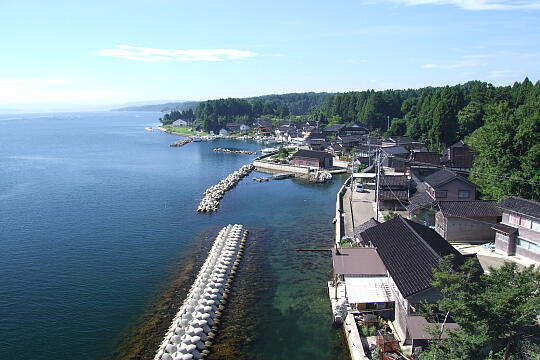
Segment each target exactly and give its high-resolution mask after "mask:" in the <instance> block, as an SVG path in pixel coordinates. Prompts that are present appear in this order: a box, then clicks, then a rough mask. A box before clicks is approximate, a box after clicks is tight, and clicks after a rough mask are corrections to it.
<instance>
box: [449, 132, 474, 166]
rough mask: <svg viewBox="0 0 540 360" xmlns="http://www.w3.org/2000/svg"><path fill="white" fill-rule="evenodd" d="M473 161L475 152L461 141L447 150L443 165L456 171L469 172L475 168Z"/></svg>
mask: <svg viewBox="0 0 540 360" xmlns="http://www.w3.org/2000/svg"><path fill="white" fill-rule="evenodd" d="M473 161H474V152H472V151H471V150H470V149H469V147H468V146H467V145H466V144H465V143H464V142H463V141H462V140H460V141H458V142H457V143H455V144H453V145H452V146H450V147H449V148H447V149H446V154H445V156H443V157H442V159H441V164H442V165H444V166H446V167H449V168H451V169H453V170H456V171H465V172H468V171H470V170H471V168H472V166H473Z"/></svg>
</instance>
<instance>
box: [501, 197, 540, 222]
mask: <svg viewBox="0 0 540 360" xmlns="http://www.w3.org/2000/svg"><path fill="white" fill-rule="evenodd" d="M499 207H500V208H501V209H503V210H509V211H513V212H516V213H519V214H523V215H527V216H531V217H534V218H537V219H540V203H539V202H536V201H532V200H528V199H523V198H520V197H517V196H511V197H509V198H508V199H506V200H503V201H501V202H500V203H499Z"/></svg>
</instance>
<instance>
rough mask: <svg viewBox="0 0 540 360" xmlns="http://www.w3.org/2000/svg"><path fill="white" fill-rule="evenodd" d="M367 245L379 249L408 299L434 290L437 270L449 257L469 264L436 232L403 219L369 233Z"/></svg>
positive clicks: (392, 221)
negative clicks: (451, 256) (369, 244)
mask: <svg viewBox="0 0 540 360" xmlns="http://www.w3.org/2000/svg"><path fill="white" fill-rule="evenodd" d="M362 238H363V239H364V240H365V241H369V242H371V243H372V244H373V245H374V246H375V247H376V248H377V253H378V254H379V256H380V258H381V260H382V262H383V263H384V266H386V269H387V270H388V272H389V273H390V275H391V276H392V279H393V280H394V282H395V283H396V285H397V287H398V289H399V291H400V292H401V294H402V295H403V296H404V297H408V296H410V295H413V294H416V293H418V292H420V291H423V290H427V289H429V288H431V282H432V281H433V269H435V268H436V267H437V266H438V265H439V262H440V260H441V259H442V258H443V257H444V256H446V255H454V256H455V262H456V264H461V263H463V262H464V261H465V258H464V256H463V255H461V254H460V253H459V252H458V251H457V250H456V249H454V248H453V247H452V245H450V244H449V243H448V242H447V241H446V240H444V239H443V238H442V237H441V236H440V235H439V234H437V233H436V232H435V231H434V230H432V229H430V228H428V227H425V226H423V225H420V224H417V223H415V222H413V221H410V220H406V219H404V218H402V217H401V216H397V217H396V218H394V219H392V220H389V221H387V222H384V223H382V224H379V225H377V226H375V227H372V228H370V229H367V230H366V231H364V232H363V233H362Z"/></svg>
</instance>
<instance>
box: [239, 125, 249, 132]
mask: <svg viewBox="0 0 540 360" xmlns="http://www.w3.org/2000/svg"><path fill="white" fill-rule="evenodd" d="M240 131H249V125H246V124H240Z"/></svg>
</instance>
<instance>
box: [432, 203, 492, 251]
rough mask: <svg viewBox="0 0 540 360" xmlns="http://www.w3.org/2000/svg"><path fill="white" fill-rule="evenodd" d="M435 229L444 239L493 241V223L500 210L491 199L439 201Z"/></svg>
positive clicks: (453, 240)
mask: <svg viewBox="0 0 540 360" xmlns="http://www.w3.org/2000/svg"><path fill="white" fill-rule="evenodd" d="M438 205H439V211H438V212H437V213H436V214H435V230H436V231H437V233H439V235H441V236H442V237H443V238H444V239H445V240H446V241H449V242H467V243H486V242H491V241H493V238H494V237H495V231H494V230H493V229H492V227H493V225H494V224H496V223H497V222H498V221H499V218H500V216H501V210H500V209H499V208H498V207H497V203H496V202H495V201H492V200H487V201H485V200H470V201H439V203H438Z"/></svg>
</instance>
